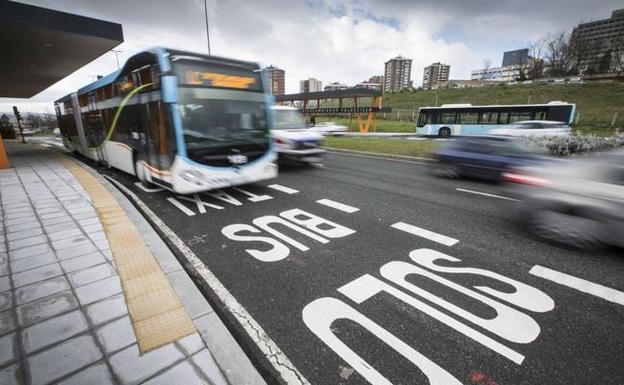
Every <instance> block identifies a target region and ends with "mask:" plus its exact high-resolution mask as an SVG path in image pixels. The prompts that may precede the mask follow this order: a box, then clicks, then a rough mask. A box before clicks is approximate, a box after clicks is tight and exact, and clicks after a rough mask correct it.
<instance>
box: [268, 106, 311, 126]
mask: <svg viewBox="0 0 624 385" xmlns="http://www.w3.org/2000/svg"><path fill="white" fill-rule="evenodd" d="M273 113H274V114H275V115H274V116H275V124H274V127H273V129H274V130H293V129H297V128H306V125H305V122H304V121H303V118H302V117H301V113H300V112H299V111H298V110H281V109H275V110H273Z"/></svg>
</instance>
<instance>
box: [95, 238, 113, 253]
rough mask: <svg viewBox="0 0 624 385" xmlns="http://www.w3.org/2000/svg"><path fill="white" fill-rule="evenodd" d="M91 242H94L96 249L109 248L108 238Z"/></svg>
mask: <svg viewBox="0 0 624 385" xmlns="http://www.w3.org/2000/svg"><path fill="white" fill-rule="evenodd" d="M93 243H95V246H96V247H97V248H98V249H100V250H107V249H110V245H109V244H108V240H106V239H102V240H99V241H95V242H93Z"/></svg>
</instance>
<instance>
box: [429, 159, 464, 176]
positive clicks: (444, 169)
mask: <svg viewBox="0 0 624 385" xmlns="http://www.w3.org/2000/svg"><path fill="white" fill-rule="evenodd" d="M433 175H435V176H437V177H438V178H447V179H456V178H459V176H460V172H459V167H457V166H456V165H454V164H450V163H445V162H438V163H436V164H435V165H434V166H433Z"/></svg>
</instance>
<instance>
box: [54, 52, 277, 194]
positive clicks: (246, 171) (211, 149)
mask: <svg viewBox="0 0 624 385" xmlns="http://www.w3.org/2000/svg"><path fill="white" fill-rule="evenodd" d="M270 98H271V97H270V96H268V94H267V93H265V86H264V83H263V80H262V77H261V75H260V68H259V66H258V65H257V64H255V63H249V62H243V61H237V60H231V59H224V58H219V57H214V56H205V55H198V54H194V53H188V52H180V51H174V50H170V49H165V48H154V49H150V50H146V51H143V52H140V53H138V54H136V55H134V56H132V57H131V58H130V59H129V60H128V61H127V63H125V65H124V66H123V68H121V69H120V70H119V71H117V72H114V73H112V74H110V75H108V76H106V77H104V78H101V79H99V80H97V81H96V82H94V83H92V84H89V85H87V86H85V87H83V88H81V89H79V90H78V91H77V92H75V93H72V94H70V95H67V96H65V97H63V98H61V99H59V100H57V101H56V102H55V110H56V114H57V118H58V122H59V127H60V129H61V134H62V139H63V143H64V145H65V147H67V148H68V149H70V150H72V151H76V152H80V153H81V154H83V155H85V156H87V157H89V158H91V159H94V160H96V161H100V162H103V163H105V164H107V165H109V166H112V167H115V168H117V169H120V170H123V171H125V172H127V173H130V174H134V175H136V177H137V178H138V179H139V180H140V181H141V182H142V183H143V184H146V185H149V184H154V185H158V186H161V187H164V188H167V189H169V190H172V191H175V192H177V193H181V194H189V193H194V192H199V191H205V190H211V189H218V188H224V187H229V186H235V185H240V184H245V183H252V182H257V181H261V180H265V179H269V178H274V177H276V176H277V165H276V153H275V150H274V149H273V144H272V142H271V136H270V130H269V128H270V126H271V122H270V119H271V116H272V115H271V114H270V106H271V105H272V104H273V103H272V100H271V99H270Z"/></svg>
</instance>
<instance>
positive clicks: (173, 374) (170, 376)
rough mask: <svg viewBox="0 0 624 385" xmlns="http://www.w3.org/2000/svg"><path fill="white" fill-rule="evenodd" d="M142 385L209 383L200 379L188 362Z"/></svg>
mask: <svg viewBox="0 0 624 385" xmlns="http://www.w3.org/2000/svg"><path fill="white" fill-rule="evenodd" d="M143 384H144V385H171V384H184V385H206V384H209V382H207V381H205V380H204V379H202V378H201V377H200V376H199V375H198V374H197V373H196V372H195V369H194V368H193V366H192V365H191V364H190V363H189V362H188V361H182V362H180V363H179V364H177V365H176V366H174V367H173V368H171V369H169V370H167V371H166V372H164V373H162V374H159V375H158V376H156V377H154V378H152V379H150V380H149V381H146V382H144V383H143ZM226 385H227V384H226Z"/></svg>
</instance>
